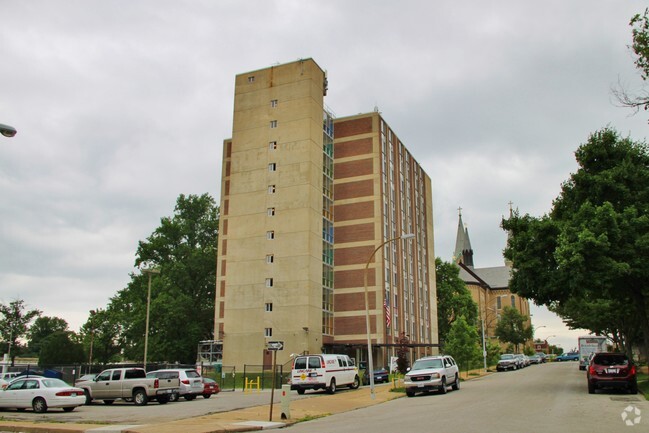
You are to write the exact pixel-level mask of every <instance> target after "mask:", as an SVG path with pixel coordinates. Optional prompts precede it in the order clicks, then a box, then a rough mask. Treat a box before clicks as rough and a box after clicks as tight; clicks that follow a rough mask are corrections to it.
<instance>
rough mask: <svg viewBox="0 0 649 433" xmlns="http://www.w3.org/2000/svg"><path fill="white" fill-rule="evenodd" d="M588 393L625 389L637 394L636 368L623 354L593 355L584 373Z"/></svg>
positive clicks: (604, 353) (606, 353)
mask: <svg viewBox="0 0 649 433" xmlns="http://www.w3.org/2000/svg"><path fill="white" fill-rule="evenodd" d="M586 376H587V380H588V393H589V394H594V393H595V391H596V390H597V389H600V388H614V389H626V390H627V391H628V392H629V394H637V393H638V378H637V370H636V366H635V365H634V364H633V362H631V361H630V360H629V358H628V357H627V356H626V355H625V354H624V353H609V352H600V353H596V354H594V355H593V357H592V358H591V360H590V364H589V365H588V369H587V372H586Z"/></svg>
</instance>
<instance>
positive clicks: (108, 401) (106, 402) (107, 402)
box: [104, 400, 115, 406]
mask: <svg viewBox="0 0 649 433" xmlns="http://www.w3.org/2000/svg"><path fill="white" fill-rule="evenodd" d="M113 403H115V400H104V404H105V405H108V406H110V405H111V404H113Z"/></svg>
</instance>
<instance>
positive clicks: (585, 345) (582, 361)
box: [579, 335, 607, 370]
mask: <svg viewBox="0 0 649 433" xmlns="http://www.w3.org/2000/svg"><path fill="white" fill-rule="evenodd" d="M606 341H607V338H606V337H602V336H601V335H587V336H585V337H579V369H580V370H586V368H588V362H589V361H590V355H591V354H593V353H599V352H605V351H606Z"/></svg>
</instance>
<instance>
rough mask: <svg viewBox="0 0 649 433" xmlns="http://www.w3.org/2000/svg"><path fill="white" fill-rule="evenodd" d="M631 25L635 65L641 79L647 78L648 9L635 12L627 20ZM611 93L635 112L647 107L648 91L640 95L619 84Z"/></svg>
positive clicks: (648, 46)
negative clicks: (639, 12)
mask: <svg viewBox="0 0 649 433" xmlns="http://www.w3.org/2000/svg"><path fill="white" fill-rule="evenodd" d="M629 25H630V26H631V28H632V30H631V35H632V44H631V45H630V46H629V48H631V50H633V53H634V54H635V57H636V59H635V61H634V63H635V66H636V68H637V69H638V70H639V71H640V77H642V80H643V81H647V79H649V9H645V11H644V13H643V14H636V15H634V16H633V18H631V21H630V22H629ZM613 95H614V96H615V97H616V98H617V100H618V102H620V103H621V104H622V105H623V106H625V107H630V108H633V109H634V110H635V111H636V112H637V111H638V110H639V109H640V108H643V109H644V110H648V109H649V93H647V92H646V91H643V92H642V93H641V94H640V95H632V94H629V92H628V91H626V90H625V89H624V88H622V86H621V85H619V86H617V88H614V89H613Z"/></svg>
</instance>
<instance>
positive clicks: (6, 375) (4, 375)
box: [0, 371, 20, 382]
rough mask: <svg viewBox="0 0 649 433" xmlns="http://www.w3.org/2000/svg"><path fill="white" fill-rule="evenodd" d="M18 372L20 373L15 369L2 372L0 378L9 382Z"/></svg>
mask: <svg viewBox="0 0 649 433" xmlns="http://www.w3.org/2000/svg"><path fill="white" fill-rule="evenodd" d="M19 374H20V373H19V372H17V371H12V372H7V373H2V376H1V377H0V379H2V380H4V381H6V382H11V381H12V380H14V379H15V378H17V377H18V375H19Z"/></svg>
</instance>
